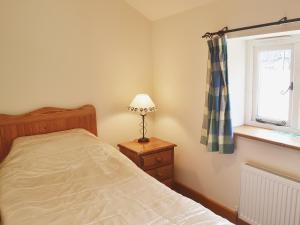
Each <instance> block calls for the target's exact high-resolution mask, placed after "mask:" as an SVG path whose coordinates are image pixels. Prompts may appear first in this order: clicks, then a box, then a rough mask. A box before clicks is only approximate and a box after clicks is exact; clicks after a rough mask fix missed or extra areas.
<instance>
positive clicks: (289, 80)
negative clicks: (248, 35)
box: [247, 36, 300, 133]
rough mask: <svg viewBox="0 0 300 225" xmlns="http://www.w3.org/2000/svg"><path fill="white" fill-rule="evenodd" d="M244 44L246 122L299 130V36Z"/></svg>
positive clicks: (293, 130)
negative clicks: (246, 78) (246, 48)
mask: <svg viewBox="0 0 300 225" xmlns="http://www.w3.org/2000/svg"><path fill="white" fill-rule="evenodd" d="M247 43H248V44H247V47H248V51H247V56H248V60H247V62H248V64H249V65H248V74H249V80H248V82H247V85H248V93H247V95H248V102H247V105H248V111H249V112H250V114H249V118H247V120H248V124H251V125H256V126H260V127H269V128H275V129H280V130H288V131H292V132H297V133H299V131H300V108H299V107H300V104H299V102H300V101H299V100H300V96H299V95H300V92H299V89H300V38H299V37H291V36H290V37H277V38H270V39H261V40H251V41H248V42H247Z"/></svg>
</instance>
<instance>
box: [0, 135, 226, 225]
mask: <svg viewBox="0 0 300 225" xmlns="http://www.w3.org/2000/svg"><path fill="white" fill-rule="evenodd" d="M0 175H1V177H0V210H1V217H2V224H3V225H48V224H61V225H72V224H129V225H135V224H138V225H140V224H155V225H158V224H218V225H221V224H231V223H229V222H228V221H227V220H225V219H223V218H221V217H219V216H217V215H215V214H214V213H212V212H211V211H209V210H208V209H206V208H204V207H203V206H201V205H200V204H198V203H196V202H194V201H192V200H190V199H188V198H185V197H183V196H181V195H179V194H177V193H176V192H174V191H172V190H171V189H169V188H168V187H166V186H164V185H163V184H161V183H159V182H157V181H156V180H155V179H154V178H152V177H150V176H149V175H147V174H146V173H144V172H143V171H141V170H140V169H139V168H138V167H136V166H135V165H134V164H133V163H132V162H131V161H130V160H128V159H127V158H126V157H125V156H123V155H122V154H121V153H119V151H118V150H116V149H115V148H113V147H112V146H110V145H108V144H104V143H102V142H100V141H99V139H98V138H97V137H95V136H93V135H92V134H90V133H88V132H87V131H85V130H82V129H74V130H70V131H63V132H57V133H51V134H47V135H38V136H31V137H22V138H18V139H17V140H16V141H15V142H14V145H13V148H12V151H11V152H10V154H9V155H8V157H7V158H6V159H5V161H4V162H3V163H2V164H1V167H0Z"/></svg>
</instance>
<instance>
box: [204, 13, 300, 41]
mask: <svg viewBox="0 0 300 225" xmlns="http://www.w3.org/2000/svg"><path fill="white" fill-rule="evenodd" d="M294 22H300V17H299V18H294V19H287V17H283V18H282V19H280V20H279V21H276V22H271V23H262V24H258V25H253V26H247V27H240V28H235V29H228V27H224V28H223V29H221V30H219V31H217V32H212V33H211V32H206V33H205V34H204V35H203V36H202V38H212V37H213V36H214V35H219V36H222V35H224V34H226V33H232V32H236V31H241V30H250V29H255V28H260V27H269V26H274V25H280V24H285V23H294Z"/></svg>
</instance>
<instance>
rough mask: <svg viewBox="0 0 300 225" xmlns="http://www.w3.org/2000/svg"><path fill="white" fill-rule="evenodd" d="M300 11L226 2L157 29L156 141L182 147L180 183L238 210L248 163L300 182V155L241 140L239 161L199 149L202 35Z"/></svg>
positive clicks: (284, 4)
mask: <svg viewBox="0 0 300 225" xmlns="http://www.w3.org/2000/svg"><path fill="white" fill-rule="evenodd" d="M299 9H300V1H299V0H276V1H274V0H264V1H261V0H253V1H245V0H226V1H222V0H220V1H216V2H213V3H211V4H210V5H206V6H204V7H199V8H196V9H193V10H190V11H187V12H184V13H181V14H178V15H175V16H172V17H169V18H166V19H162V20H159V21H157V22H155V23H154V24H153V34H152V35H153V55H154V61H153V64H154V94H155V99H156V101H157V103H158V105H159V109H160V110H159V111H157V113H156V114H155V135H157V136H160V137H162V138H165V139H168V140H170V141H173V142H175V143H176V144H178V148H177V150H176V156H175V157H176V158H175V167H176V168H175V173H176V174H175V176H176V179H177V180H179V181H180V182H182V183H184V184H186V185H187V186H189V187H191V188H193V189H195V190H197V191H199V192H201V193H203V194H205V195H208V196H209V197H211V198H213V199H215V200H216V201H218V202H220V203H223V204H225V205H226V206H228V207H230V208H232V209H234V208H236V207H237V205H238V199H239V183H240V179H239V177H240V166H241V164H242V163H244V162H246V161H256V162H259V163H261V164H264V165H267V166H270V167H275V168H277V169H279V170H283V171H286V172H289V173H291V174H294V175H298V176H299V175H300V163H299V162H300V152H299V151H295V150H291V149H287V148H282V147H277V146H274V145H270V144H265V143H261V142H256V141H250V140H247V139H244V138H238V139H237V143H236V146H237V149H236V151H235V153H234V154H233V155H221V154H218V153H208V152H206V151H205V149H204V147H203V146H202V145H200V143H199V142H200V141H199V140H200V134H201V125H202V114H203V105H204V93H205V78H206V63H207V46H206V42H205V40H203V39H201V35H202V34H204V33H205V32H206V31H215V30H218V29H220V28H222V27H224V26H225V25H228V26H229V27H239V26H245V25H252V24H256V23H263V22H267V21H273V20H278V19H279V18H281V17H283V16H288V17H289V18H293V17H299ZM276 29H278V28H276ZM280 29H285V26H281V28H280ZM268 30H269V31H271V29H268ZM255 32H257V31H255ZM253 34H254V33H253ZM235 76H239V74H235ZM232 79H234V78H232Z"/></svg>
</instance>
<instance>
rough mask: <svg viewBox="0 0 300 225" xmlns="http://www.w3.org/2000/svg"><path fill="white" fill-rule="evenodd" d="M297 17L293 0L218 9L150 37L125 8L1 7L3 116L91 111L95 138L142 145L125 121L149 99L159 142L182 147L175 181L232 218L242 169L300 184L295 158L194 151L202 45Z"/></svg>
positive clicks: (291, 154) (2, 1) (35, 1)
mask: <svg viewBox="0 0 300 225" xmlns="http://www.w3.org/2000/svg"><path fill="white" fill-rule="evenodd" d="M258 6H259V7H258ZM299 8H300V2H299V1H298V0H289V1H286V0H276V1H274V0H264V1H259V0H254V1H242V0H240V1H238V0H227V1H223V0H220V1H217V2H216V3H212V4H211V5H207V6H204V7H201V8H197V9H194V10H191V11H187V12H185V13H182V14H178V15H175V16H172V17H169V18H167V19H163V20H160V21H157V22H155V23H153V27H152V28H153V32H152V33H151V26H152V25H151V23H150V22H149V21H147V20H146V19H145V18H144V17H143V16H141V15H140V14H138V13H137V12H136V11H135V10H133V9H132V8H130V7H129V6H127V5H126V4H125V3H124V2H123V1H122V0H89V1H83V0H72V1H71V0H52V1H40V0H29V1H22V0H0V34H1V35H0V112H1V113H22V112H26V111H28V110H32V109H35V108H38V107H42V106H46V105H47V106H60V107H75V106H79V105H82V104H85V103H92V104H94V105H95V106H96V107H97V113H98V115H97V116H98V119H99V124H98V129H99V133H100V136H101V137H102V139H103V140H105V141H107V142H109V143H112V144H116V143H118V142H119V141H124V140H129V139H132V138H134V137H136V136H138V122H139V118H138V116H137V115H134V114H131V113H129V112H127V111H126V106H127V105H128V104H129V102H130V100H131V98H132V97H133V96H134V95H135V94H136V93H138V92H148V93H150V94H153V93H154V94H155V96H154V101H155V102H156V103H157V105H158V107H159V110H158V111H157V112H156V113H155V119H156V122H155V135H156V136H158V137H162V138H165V139H168V140H170V141H173V142H175V143H176V144H178V148H177V150H176V178H177V179H178V180H179V181H181V182H183V183H185V184H186V185H188V186H190V187H192V188H194V189H195V190H198V191H200V192H202V193H204V194H206V195H208V196H210V197H211V198H213V199H215V200H217V201H219V202H221V203H223V204H225V205H227V206H229V207H231V208H235V207H236V206H237V204H238V193H239V174H240V170H239V168H240V165H241V164H242V163H243V162H245V161H248V160H251V161H258V162H261V163H263V164H266V165H270V166H272V167H276V168H279V169H281V170H284V171H288V172H290V173H293V174H296V175H297V174H299V173H300V164H299V162H300V154H299V152H296V151H294V150H289V149H285V148H281V147H276V146H273V145H269V144H263V143H259V142H255V141H249V140H247V139H243V138H239V139H238V141H237V149H236V152H235V154H234V155H220V154H213V153H207V152H206V151H205V150H204V148H203V146H201V145H200V144H199V139H200V131H201V124H202V112H203V107H202V106H203V104H204V85H205V76H206V60H207V47H206V43H205V41H204V40H203V39H201V35H202V34H203V33H205V32H206V31H214V30H217V29H219V28H221V27H223V26H224V25H229V26H230V27H238V26H244V25H248V24H249V25H250V24H255V23H260V22H265V21H273V20H276V19H278V18H280V17H282V16H288V17H297V16H299V13H298V12H299ZM151 38H153V43H151ZM152 44H153V51H152V52H151V46H152ZM152 54H153V65H152ZM152 68H154V73H153V76H152ZM237 76H238V74H237ZM152 89H153V90H152ZM151 127H152V123H151V121H150V130H151Z"/></svg>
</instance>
